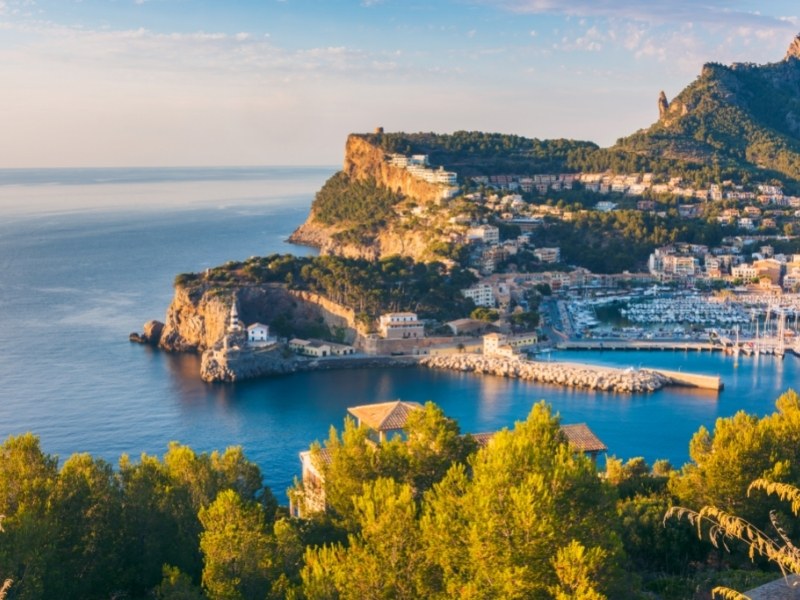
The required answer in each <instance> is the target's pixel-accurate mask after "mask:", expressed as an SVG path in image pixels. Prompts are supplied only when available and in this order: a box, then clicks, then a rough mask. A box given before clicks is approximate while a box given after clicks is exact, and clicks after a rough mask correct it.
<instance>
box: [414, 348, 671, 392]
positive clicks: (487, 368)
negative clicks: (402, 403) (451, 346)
mask: <svg viewBox="0 0 800 600" xmlns="http://www.w3.org/2000/svg"><path fill="white" fill-rule="evenodd" d="M419 364H420V365H422V366H425V367H429V368H431V369H450V370H454V371H464V372H471V373H477V374H488V375H498V376H500V377H512V378H517V379H524V380H527V381H536V382H539V383H549V384H553V385H562V386H570V387H580V388H586V389H590V390H600V391H606V392H627V393H642V392H654V391H656V390H658V389H661V388H662V387H664V386H665V385H669V384H671V383H672V380H671V379H670V378H669V377H665V376H664V375H661V374H660V373H656V372H654V371H650V370H647V369H640V370H638V371H634V370H622V369H612V368H608V367H595V366H592V365H584V364H574V363H560V362H534V361H529V360H521V359H515V358H505V357H488V356H482V355H476V354H451V355H446V356H428V357H425V358H423V359H421V360H420V363H419Z"/></svg>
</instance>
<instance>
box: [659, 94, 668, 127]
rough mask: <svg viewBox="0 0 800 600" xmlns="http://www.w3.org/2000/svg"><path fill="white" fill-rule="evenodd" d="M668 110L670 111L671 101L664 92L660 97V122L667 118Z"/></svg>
mask: <svg viewBox="0 0 800 600" xmlns="http://www.w3.org/2000/svg"><path fill="white" fill-rule="evenodd" d="M667 110H669V101H668V100H667V95H666V94H665V93H664V91H663V90H662V91H661V93H660V94H659V95H658V118H659V119H660V120H663V119H664V117H666V116H667Z"/></svg>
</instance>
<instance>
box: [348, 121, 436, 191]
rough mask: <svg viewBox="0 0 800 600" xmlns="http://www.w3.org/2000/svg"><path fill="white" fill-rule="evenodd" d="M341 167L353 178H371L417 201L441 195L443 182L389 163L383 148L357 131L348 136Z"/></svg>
mask: <svg viewBox="0 0 800 600" xmlns="http://www.w3.org/2000/svg"><path fill="white" fill-rule="evenodd" d="M342 171H343V172H344V173H345V174H346V175H347V176H348V177H350V178H352V179H370V178H371V179H374V180H375V181H376V183H377V184H378V185H380V186H382V187H385V188H388V189H390V190H394V191H396V192H400V193H401V194H402V195H403V196H406V197H408V198H413V199H414V200H416V201H417V202H420V203H436V202H438V201H439V199H440V198H441V197H442V186H440V185H434V184H432V183H428V182H427V181H423V180H422V179H418V178H417V177H414V176H413V175H412V174H411V173H410V172H409V171H407V170H406V169H403V168H400V167H394V166H392V165H390V164H389V163H388V162H387V160H386V152H385V151H384V150H382V149H381V148H379V147H378V146H375V145H374V144H372V143H370V142H369V141H368V140H367V139H365V138H364V137H363V136H360V135H358V134H351V135H349V136H348V137H347V143H346V144H345V150H344V166H343V167H342Z"/></svg>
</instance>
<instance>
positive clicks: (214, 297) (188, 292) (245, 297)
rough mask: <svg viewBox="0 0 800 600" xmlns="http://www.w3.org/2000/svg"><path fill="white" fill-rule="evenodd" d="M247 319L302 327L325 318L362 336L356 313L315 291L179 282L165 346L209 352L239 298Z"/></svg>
mask: <svg viewBox="0 0 800 600" xmlns="http://www.w3.org/2000/svg"><path fill="white" fill-rule="evenodd" d="M234 297H235V298H236V301H237V303H238V310H239V317H240V319H241V320H242V321H243V322H244V323H248V324H249V323H255V322H260V323H266V324H271V323H275V322H276V321H280V322H283V323H291V326H292V327H294V328H296V329H295V330H296V331H297V332H298V333H299V332H300V331H302V330H303V329H307V328H309V327H319V326H320V325H322V324H324V325H326V326H328V327H329V328H331V329H334V328H337V329H342V330H344V331H343V333H344V336H345V339H346V341H348V342H353V341H355V339H356V336H357V332H356V329H355V327H356V323H355V315H354V314H352V311H349V312H348V309H346V308H344V307H340V306H338V305H336V304H335V303H333V302H330V301H328V300H325V301H324V302H323V301H322V300H323V299H322V298H320V297H319V296H316V295H315V294H309V293H307V292H294V291H290V290H287V289H286V286H284V285H280V284H264V285H252V286H237V287H231V288H225V289H220V288H218V287H213V286H206V285H203V284H194V285H191V286H180V285H179V286H176V287H175V295H174V297H173V299H172V303H171V304H170V306H169V309H168V310H167V317H166V322H165V324H164V329H163V332H162V334H161V338H160V342H159V346H160V347H161V348H163V349H164V350H168V351H170V352H203V351H205V350H208V349H209V348H212V347H214V346H215V344H218V343H219V342H221V341H222V339H223V337H224V336H225V333H226V330H227V327H228V324H229V318H230V312H231V303H232V302H233V298H234Z"/></svg>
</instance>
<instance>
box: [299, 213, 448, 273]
mask: <svg viewBox="0 0 800 600" xmlns="http://www.w3.org/2000/svg"><path fill="white" fill-rule="evenodd" d="M339 231H341V229H340V228H338V227H335V226H334V227H332V226H328V225H325V224H323V223H320V222H319V221H317V220H315V219H314V213H313V211H312V212H311V213H310V214H309V216H308V218H307V219H306V221H305V223H303V224H302V225H301V226H300V227H298V228H297V229H296V230H295V231H294V233H292V235H291V236H290V237H289V241H290V242H292V243H293V244H302V245H305V246H313V247H314V248H319V251H320V254H322V255H333V256H344V257H346V258H365V259H367V260H380V259H381V258H385V257H387V256H392V255H395V254H399V255H401V256H409V257H411V258H413V259H414V260H417V261H425V260H431V259H433V258H435V259H436V260H441V257H433V256H431V254H430V251H429V244H430V241H431V236H430V234H429V233H428V232H425V231H415V230H409V229H399V228H397V227H395V226H394V225H391V224H390V225H389V226H387V227H386V229H384V230H382V231H381V232H380V233H379V234H378V235H377V236H376V238H375V240H374V241H365V243H363V244H358V245H356V244H348V243H342V242H340V241H337V240H336V239H335V238H334V236H335V235H336V234H337V233H339Z"/></svg>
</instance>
